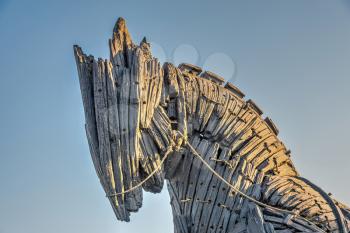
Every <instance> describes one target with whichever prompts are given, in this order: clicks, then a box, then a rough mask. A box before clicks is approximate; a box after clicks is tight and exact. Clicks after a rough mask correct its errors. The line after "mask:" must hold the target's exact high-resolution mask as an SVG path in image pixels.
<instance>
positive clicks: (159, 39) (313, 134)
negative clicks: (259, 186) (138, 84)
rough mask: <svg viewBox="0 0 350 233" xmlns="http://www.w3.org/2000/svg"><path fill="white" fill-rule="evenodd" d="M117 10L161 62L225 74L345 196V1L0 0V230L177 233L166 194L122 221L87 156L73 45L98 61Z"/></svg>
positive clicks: (304, 165)
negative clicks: (151, 47)
mask: <svg viewBox="0 0 350 233" xmlns="http://www.w3.org/2000/svg"><path fill="white" fill-rule="evenodd" d="M120 16H122V17H124V18H125V19H126V21H127V25H128V28H129V31H130V33H131V34H132V37H133V39H134V41H136V42H139V41H140V40H141V39H142V37H143V36H146V37H147V38H148V40H149V41H151V42H152V43H153V44H154V56H156V57H157V56H158V57H160V59H161V61H170V62H175V63H178V62H180V61H186V62H193V63H196V64H197V65H199V66H204V67H206V68H207V69H210V70H212V71H214V72H216V73H218V74H221V75H223V76H224V77H225V78H226V79H230V80H231V81H233V82H234V83H235V84H236V85H237V86H238V87H239V88H240V89H241V90H243V91H244V92H245V93H246V95H247V98H251V99H253V100H254V101H255V102H256V103H257V104H258V105H259V106H260V107H261V108H262V109H263V110H264V113H265V115H266V116H269V117H271V118H272V119H273V121H274V122H275V123H276V125H277V126H278V127H279V129H280V138H281V139H282V141H283V142H284V143H285V144H286V146H287V147H288V148H290V149H291V150H292V157H293V161H294V163H295V165H296V167H297V169H298V171H299V172H300V173H301V175H302V176H304V177H306V178H308V179H310V180H311V181H313V182H314V183H315V184H317V185H319V186H321V187H322V188H323V189H324V190H325V191H326V192H332V193H333V195H334V196H335V197H336V198H337V199H338V200H341V201H344V202H345V203H347V204H350V196H349V194H350V186H349V165H350V152H349V142H348V140H349V132H350V123H349V119H350V109H349V100H350V46H349V42H350V3H349V2H348V1H346V0H332V1H329V0H308V1H305V0H293V1H281V0H267V1H258V0H256V1H245V0H244V1H243V0H242V1H191V2H188V1H182V0H181V1H160V0H159V1H143V2H141V1H116V0H115V1H92V0H84V1H83V0H81V1H68V0H60V1H44V0H42V1H40V0H32V1H11V0H0V51H1V55H2V56H0V64H1V66H0V67H1V69H0V82H1V83H0V106H1V114H0V148H1V149H2V152H1V155H0V156H1V157H0V184H1V186H0V233H23V232H26V233H41V232H42V233H44V232H45V233H47V232H50V233H62V232H65V233H73V232H74V233H76V232H84V233H100V232H103V233H117V232H118V233H124V232H143V233H151V232H152V233H164V232H172V230H173V226H172V219H171V212H170V204H169V197H168V194H167V192H166V190H164V191H163V192H162V194H159V195H153V194H146V195H145V198H144V203H143V205H144V206H143V208H142V209H141V211H140V212H139V213H137V214H133V215H132V217H131V223H128V224H125V223H121V222H117V221H116V218H115V217H114V214H113V211H112V208H111V207H110V204H109V202H108V201H107V199H106V198H105V197H104V196H105V194H104V192H103V190H102V187H101V186H100V184H99V181H98V178H97V176H96V174H95V171H94V168H93V165H92V162H91V159H90V155H89V150H88V145H87V141H86V136H85V132H84V114H83V106H82V101H81V96H80V90H79V82H78V76H77V75H78V74H77V70H76V66H75V60H74V57H73V49H72V46H73V44H79V45H80V46H81V47H82V48H83V50H84V51H85V52H86V53H88V54H94V55H95V57H105V58H107V57H108V56H109V52H108V43H107V42H108V38H110V37H111V32H112V29H113V26H114V23H115V21H116V20H117V18H118V17H120Z"/></svg>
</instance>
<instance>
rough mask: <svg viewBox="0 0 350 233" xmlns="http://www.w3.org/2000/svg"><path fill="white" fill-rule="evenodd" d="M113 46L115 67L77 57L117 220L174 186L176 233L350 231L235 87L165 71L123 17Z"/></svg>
mask: <svg viewBox="0 0 350 233" xmlns="http://www.w3.org/2000/svg"><path fill="white" fill-rule="evenodd" d="M109 46H110V59H109V60H103V59H97V60H96V59H95V58H94V57H93V56H91V55H90V56H87V55H85V54H84V53H83V51H82V49H81V48H80V47H78V46H74V54H75V58H76V63H77V68H78V74H79V81H80V88H81V94H82V99H83V105H84V112H85V121H86V124H85V130H86V135H87V139H88V144H89V148H90V153H91V158H92V161H93V164H94V167H95V170H96V173H97V175H98V177H99V179H100V182H101V185H102V187H103V188H104V191H105V192H106V196H107V197H108V199H109V201H110V203H111V205H112V207H113V210H114V213H115V215H116V217H117V218H118V219H119V220H122V221H129V220H130V212H137V211H138V210H139V208H140V207H141V205H142V193H143V191H142V189H143V190H145V191H148V192H153V193H158V192H160V191H161V190H162V188H163V184H164V180H165V179H166V180H167V185H168V191H169V194H170V199H171V206H172V212H173V219H174V231H175V233H200V232H213V233H214V232H215V233H219V232H222V233H224V232H230V233H239V232H242V233H243V232H249V233H253V232H257V233H264V232H266V233H273V232H276V233H277V232H279V233H282V232H283V233H288V232H344V233H346V232H349V230H350V229H349V228H350V209H349V208H348V207H346V206H345V205H344V204H341V203H340V202H338V201H336V200H334V199H333V198H332V197H331V196H329V195H328V194H326V193H325V192H324V191H323V190H322V189H321V188H319V187H317V186H316V185H315V184H313V183H311V182H310V181H308V180H307V179H305V178H302V177H300V176H299V174H298V172H297V171H296V169H295V167H294V165H293V163H292V161H291V155H290V151H289V150H287V149H286V147H285V146H284V144H283V143H282V142H281V141H280V140H279V139H278V137H277V135H278V129H277V127H276V125H275V124H274V123H273V121H272V120H271V119H270V118H268V117H267V118H265V119H263V118H262V115H263V111H262V110H261V109H260V108H259V106H258V105H257V104H256V103H255V102H254V101H253V100H247V101H245V100H244V97H245V95H244V93H243V92H242V91H240V90H239V89H238V88H237V87H235V86H234V85H233V84H231V83H226V84H225V80H224V79H223V78H222V77H220V76H218V75H216V74H214V73H212V72H210V71H202V69H201V68H200V67H197V66H195V65H191V64H186V63H183V64H181V65H179V67H175V66H174V65H172V64H170V63H165V64H164V65H163V66H161V65H160V63H159V61H158V60H157V59H156V58H154V57H152V54H151V50H150V44H149V43H148V42H147V41H146V39H143V40H142V41H141V43H140V45H136V44H134V43H133V41H132V39H131V37H130V35H129V32H128V29H127V28H126V25H125V21H124V20H123V19H121V18H120V19H118V21H117V23H116V26H115V28H114V30H113V36H112V39H110V41H109ZM187 143H189V145H191V147H192V148H193V149H194V150H195V151H196V153H198V154H199V155H200V156H201V158H202V159H204V160H203V161H205V163H203V162H202V161H201V160H199V159H198V158H199V157H197V158H196V157H195V156H194V154H193V151H191V150H190V149H189V148H188V147H187V146H186V145H188V144H187ZM169 148H171V154H170V155H169V157H164V160H165V163H164V164H162V162H163V161H162V159H163V156H164V154H165V153H166V151H167V150H169ZM207 166H210V168H212V169H213V170H214V171H215V173H216V174H215V173H213V172H212V171H211V170H210V169H208V167H207ZM158 168H160V169H158ZM153 173H154V175H153ZM220 178H223V179H224V180H226V181H227V182H229V183H230V184H231V186H228V185H227V184H228V183H227V184H226V183H225V182H222V179H220ZM140 182H143V183H142V188H141V187H139V188H133V187H136V185H138V184H140V186H141V183H140ZM234 189H236V190H239V192H241V193H244V194H245V195H247V196H249V197H250V198H251V199H247V198H245V197H244V195H240V194H239V193H236V192H235V191H234ZM130 190H132V191H130ZM129 191H130V192H129ZM252 200H253V201H252ZM254 200H256V201H254ZM259 203H263V204H264V205H262V204H259ZM279 210H286V211H279ZM291 213H292V214H291Z"/></svg>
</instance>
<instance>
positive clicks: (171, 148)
mask: <svg viewBox="0 0 350 233" xmlns="http://www.w3.org/2000/svg"><path fill="white" fill-rule="evenodd" d="M176 133H177V134H178V135H180V136H181V138H182V139H183V140H182V142H183V143H184V144H185V146H187V147H188V149H190V151H191V152H192V154H194V155H195V156H196V157H197V158H198V159H199V160H200V161H201V162H202V163H203V164H204V165H205V166H206V167H207V168H208V170H209V171H211V172H212V173H213V175H214V176H216V177H217V178H218V179H220V180H221V181H222V182H224V183H225V184H226V185H227V186H229V187H230V188H231V190H233V191H234V192H235V193H237V194H239V195H240V196H242V197H243V198H246V199H248V200H249V201H251V202H254V203H255V204H257V205H259V206H261V207H264V208H268V209H271V210H275V211H278V212H282V213H285V214H288V215H292V217H299V218H300V219H302V220H304V221H305V222H307V223H308V224H310V225H312V226H313V227H315V228H316V229H317V230H318V231H319V232H324V233H326V231H324V230H323V229H321V228H319V227H318V226H317V225H316V224H315V223H313V222H312V221H310V220H308V219H306V218H305V217H303V216H301V215H299V214H298V213H296V212H294V211H291V210H286V209H281V208H278V207H275V206H271V205H268V204H265V203H263V202H260V201H258V200H256V199H255V198H253V197H251V196H249V195H247V194H245V193H244V192H242V191H240V190H239V189H237V188H236V187H235V186H233V185H232V184H231V183H230V182H228V181H227V180H226V179H225V178H223V177H222V176H221V175H220V174H218V173H217V172H216V171H215V170H214V169H213V168H212V167H211V166H210V165H209V164H208V163H207V162H206V161H205V160H204V159H203V158H202V156H201V155H200V154H199V153H198V152H197V151H196V149H195V148H194V147H193V146H192V145H191V143H190V142H189V141H188V140H187V138H186V137H185V136H184V135H183V134H182V133H181V132H179V131H177V132H176ZM178 149H179V145H178V143H175V142H174V140H171V144H170V145H169V146H168V147H167V149H166V150H165V152H164V154H163V158H162V160H161V161H160V163H159V164H158V166H157V167H156V168H155V169H154V170H153V171H152V172H151V173H150V174H149V175H148V176H147V177H146V178H145V179H143V180H142V181H141V182H139V183H138V184H137V185H135V186H133V187H131V188H129V189H127V190H124V191H121V192H118V193H112V194H107V195H106V197H115V196H121V195H124V194H127V193H130V192H132V191H134V190H136V189H137V188H140V187H141V186H142V185H143V184H145V183H146V182H147V181H148V180H149V179H151V178H152V177H153V176H154V175H155V174H156V173H157V172H158V171H159V170H161V169H162V167H163V164H164V162H165V161H166V159H167V158H168V156H169V154H170V153H171V152H173V151H174V150H178Z"/></svg>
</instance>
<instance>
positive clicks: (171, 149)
mask: <svg viewBox="0 0 350 233" xmlns="http://www.w3.org/2000/svg"><path fill="white" fill-rule="evenodd" d="M172 151H173V146H169V147H168V148H167V150H166V151H165V153H164V155H163V158H162V160H161V161H160V163H159V164H158V166H157V167H156V168H155V169H154V170H153V171H152V172H151V173H150V174H149V175H148V176H147V177H146V178H145V179H144V180H142V181H141V182H140V183H138V184H137V185H135V186H133V187H131V188H130V189H127V190H125V191H121V192H119V193H112V194H106V197H115V196H121V195H124V194H126V193H130V192H132V191H134V190H135V189H137V188H139V187H141V186H142V185H143V184H145V183H146V182H147V181H148V180H149V179H151V178H152V177H153V176H154V174H156V173H157V172H158V171H159V170H160V169H161V168H162V166H163V164H164V162H165V160H166V159H167V157H168V155H169V154H170V153H171V152H172Z"/></svg>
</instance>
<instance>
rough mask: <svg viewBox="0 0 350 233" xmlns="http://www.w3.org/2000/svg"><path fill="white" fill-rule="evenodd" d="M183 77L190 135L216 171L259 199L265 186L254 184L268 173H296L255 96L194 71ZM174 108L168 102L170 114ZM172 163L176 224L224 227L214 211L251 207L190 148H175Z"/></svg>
mask: <svg viewBox="0 0 350 233" xmlns="http://www.w3.org/2000/svg"><path fill="white" fill-rule="evenodd" d="M180 78H183V81H184V84H185V85H184V90H183V94H184V98H183V101H184V103H183V105H184V106H186V114H185V115H186V133H187V136H188V140H189V142H190V144H191V145H192V146H193V147H194V148H195V149H196V151H197V152H198V154H199V155H201V156H202V158H203V159H204V160H205V161H206V162H207V163H208V164H209V165H210V166H211V167H212V168H213V169H214V170H215V171H216V172H217V174H219V175H220V176H222V177H223V178H224V179H226V180H227V181H229V182H230V183H231V184H234V185H236V186H237V188H239V189H241V190H242V191H243V192H246V193H248V194H249V195H251V196H252V197H255V198H256V199H259V198H260V191H259V190H257V189H255V188H254V187H260V186H259V185H258V184H259V183H262V182H263V180H264V178H265V176H266V175H281V176H283V175H296V174H297V173H296V171H295V169H294V166H293V164H292V162H291V161H290V159H289V155H288V151H287V150H286V148H285V147H284V145H283V143H282V142H280V141H279V140H278V138H277V136H276V134H277V132H276V129H275V128H274V127H273V125H272V123H271V122H269V121H268V120H263V119H262V118H261V116H260V115H261V112H260V110H259V109H258V108H257V106H256V105H255V104H254V103H253V102H252V101H247V102H246V101H244V100H243V99H242V98H241V97H240V96H238V95H237V93H235V92H232V91H230V89H228V88H224V87H222V86H220V85H218V84H216V83H214V82H212V81H209V80H207V79H204V78H201V77H197V76H195V75H191V74H183V77H180ZM180 104H181V103H180ZM171 108H172V107H171V106H170V107H169V106H168V113H169V112H172V110H171ZM170 117H171V114H170ZM170 163H171V165H170V166H168V169H167V171H170V172H168V174H170V175H169V176H168V177H167V178H168V181H169V182H168V190H169V192H170V196H171V204H172V208H173V214H174V222H175V228H176V223H178V224H180V225H181V224H187V225H188V226H189V227H190V228H191V229H192V228H194V229H195V230H194V232H195V231H199V232H206V231H207V230H208V229H209V228H211V227H220V226H218V221H223V220H225V221H226V220H227V219H225V218H224V217H218V218H217V217H215V218H213V217H212V216H216V215H218V216H221V215H222V214H223V213H224V212H225V211H227V210H229V211H237V212H239V213H240V214H242V211H243V214H244V212H246V211H247V210H248V209H247V207H245V209H242V203H243V202H242V199H241V197H240V196H237V195H235V194H234V193H232V192H231V191H230V188H228V187H227V185H226V184H224V183H223V182H221V181H220V179H218V177H216V176H215V175H214V174H213V173H212V172H210V171H209V169H208V168H207V167H206V166H205V165H204V164H203V163H202V162H201V161H200V160H199V159H196V158H195V157H194V155H193V154H192V153H191V151H189V150H187V149H184V150H183V151H179V152H175V153H174V155H173V156H172V159H171V162H170ZM254 184H255V186H254ZM232 196H233V197H232ZM228 197H232V198H228ZM202 217H203V218H202ZM184 221H185V222H184ZM178 227H181V226H178ZM226 227H227V226H226Z"/></svg>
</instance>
